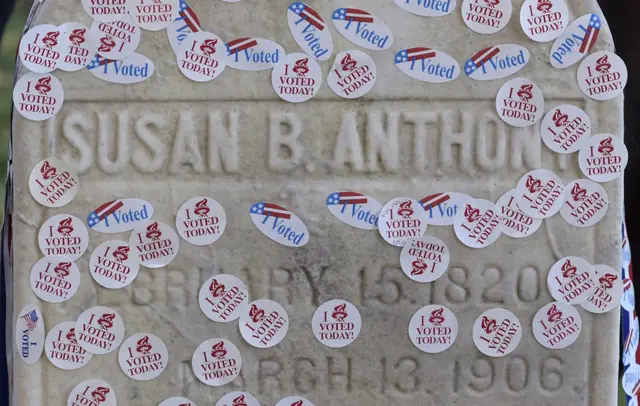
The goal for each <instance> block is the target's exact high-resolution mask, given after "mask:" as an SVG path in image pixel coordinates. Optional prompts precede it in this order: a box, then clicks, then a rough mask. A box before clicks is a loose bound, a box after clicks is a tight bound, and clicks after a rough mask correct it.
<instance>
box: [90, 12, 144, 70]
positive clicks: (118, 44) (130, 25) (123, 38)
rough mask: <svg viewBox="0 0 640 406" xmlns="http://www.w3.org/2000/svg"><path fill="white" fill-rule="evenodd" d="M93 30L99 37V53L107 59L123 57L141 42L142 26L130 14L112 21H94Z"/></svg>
mask: <svg viewBox="0 0 640 406" xmlns="http://www.w3.org/2000/svg"><path fill="white" fill-rule="evenodd" d="M91 32H92V34H93V36H94V38H97V39H98V54H99V55H100V56H102V57H104V58H107V59H114V60H115V59H123V58H126V57H127V56H129V55H131V54H132V53H133V52H134V51H135V50H136V49H137V48H138V45H139V44H140V27H138V26H137V25H136V23H135V22H133V20H132V19H131V17H130V16H129V15H128V14H125V15H123V16H121V17H119V18H118V19H117V20H114V21H111V22H100V21H94V22H93V24H91Z"/></svg>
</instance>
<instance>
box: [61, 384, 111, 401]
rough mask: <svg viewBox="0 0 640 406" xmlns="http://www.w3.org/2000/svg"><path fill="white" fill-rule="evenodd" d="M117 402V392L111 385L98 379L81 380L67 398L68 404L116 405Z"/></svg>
mask: <svg viewBox="0 0 640 406" xmlns="http://www.w3.org/2000/svg"><path fill="white" fill-rule="evenodd" d="M117 404H118V402H117V400H116V392H115V391H114V390H113V388H112V387H111V385H109V384H108V383H106V382H105V381H100V380H98V379H89V380H87V381H84V382H80V383H79V384H77V385H76V386H75V388H73V389H72V390H71V393H70V394H69V397H68V398H67V406H78V405H96V406H98V405H99V406H116V405H117Z"/></svg>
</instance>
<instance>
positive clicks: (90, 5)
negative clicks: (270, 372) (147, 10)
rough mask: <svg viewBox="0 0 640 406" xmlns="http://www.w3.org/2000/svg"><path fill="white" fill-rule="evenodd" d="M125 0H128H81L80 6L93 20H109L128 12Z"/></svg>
mask: <svg viewBox="0 0 640 406" xmlns="http://www.w3.org/2000/svg"><path fill="white" fill-rule="evenodd" d="M127 1H129V0H113V1H96V0H82V8H84V11H86V12H87V14H89V17H91V18H93V19H94V20H96V21H103V22H109V21H114V20H117V19H119V18H120V17H122V16H124V15H126V14H127V13H128V11H127Z"/></svg>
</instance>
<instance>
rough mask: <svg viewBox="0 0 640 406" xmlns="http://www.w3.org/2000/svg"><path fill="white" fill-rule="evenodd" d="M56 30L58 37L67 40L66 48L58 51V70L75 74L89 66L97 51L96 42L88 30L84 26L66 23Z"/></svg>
mask: <svg viewBox="0 0 640 406" xmlns="http://www.w3.org/2000/svg"><path fill="white" fill-rule="evenodd" d="M58 29H59V30H60V32H61V34H60V35H63V36H65V37H66V38H67V47H66V48H65V49H63V50H61V51H60V53H61V54H62V57H61V58H60V61H59V62H58V69H60V70H63V71H67V72H75V71H77V70H80V69H82V68H84V67H86V66H87V65H89V62H91V59H92V58H93V56H94V55H95V54H96V51H97V50H98V41H97V39H96V38H94V37H93V33H92V32H91V31H90V30H89V28H88V27H87V26H85V25H84V24H80V23H77V22H68V23H64V24H62V25H61V26H59V27H58Z"/></svg>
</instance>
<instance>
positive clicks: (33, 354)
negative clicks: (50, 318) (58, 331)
mask: <svg viewBox="0 0 640 406" xmlns="http://www.w3.org/2000/svg"><path fill="white" fill-rule="evenodd" d="M44 338H45V334H44V319H43V318H42V313H41V312H40V309H38V307H37V306H36V305H33V304H28V305H26V306H25V307H23V308H22V310H20V311H19V312H18V319H17V320H16V335H15V339H16V347H17V349H18V353H19V354H20V358H22V360H23V361H24V362H26V363H27V364H35V363H36V362H38V361H39V360H40V356H41V355H42V350H43V349H44Z"/></svg>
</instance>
